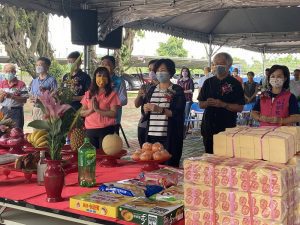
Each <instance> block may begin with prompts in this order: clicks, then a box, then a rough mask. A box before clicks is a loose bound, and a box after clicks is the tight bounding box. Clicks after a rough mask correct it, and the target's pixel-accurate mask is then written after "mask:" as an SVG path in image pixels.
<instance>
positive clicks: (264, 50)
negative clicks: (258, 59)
mask: <svg viewBox="0 0 300 225" xmlns="http://www.w3.org/2000/svg"><path fill="white" fill-rule="evenodd" d="M265 63H266V47H264V48H263V51H262V69H263V71H262V74H265V72H264V71H265V67H266V65H265Z"/></svg>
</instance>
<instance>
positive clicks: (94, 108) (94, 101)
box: [91, 96, 100, 112]
mask: <svg viewBox="0 0 300 225" xmlns="http://www.w3.org/2000/svg"><path fill="white" fill-rule="evenodd" d="M99 111H100V108H99V102H98V100H97V98H96V97H95V96H94V97H92V108H91V112H99Z"/></svg>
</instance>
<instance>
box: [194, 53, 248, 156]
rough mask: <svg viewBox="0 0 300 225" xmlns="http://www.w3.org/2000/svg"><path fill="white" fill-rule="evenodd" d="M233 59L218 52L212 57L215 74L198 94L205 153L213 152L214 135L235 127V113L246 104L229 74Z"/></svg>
mask: <svg viewBox="0 0 300 225" xmlns="http://www.w3.org/2000/svg"><path fill="white" fill-rule="evenodd" d="M232 62H233V60H232V57H231V56H230V55H229V54H228V53H225V52H222V53H218V54H217V55H216V56H215V57H214V59H213V66H214V68H215V70H214V73H215V76H213V77H211V78H209V79H207V80H206V81H205V82H204V84H203V87H202V89H201V92H200V93H199V96H198V100H199V105H200V108H202V109H205V110H204V115H203V119H202V123H201V134H202V136H203V143H204V147H205V152H206V153H213V135H214V134H217V133H219V132H221V131H224V130H225V129H226V128H230V127H235V126H236V119H237V112H241V111H242V110H243V107H244V104H245V99H244V91H243V88H242V85H241V83H240V82H239V81H237V80H236V79H235V78H233V77H232V76H230V74H229V68H230V67H231V65H232Z"/></svg>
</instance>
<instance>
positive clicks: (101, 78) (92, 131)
mask: <svg viewBox="0 0 300 225" xmlns="http://www.w3.org/2000/svg"><path fill="white" fill-rule="evenodd" d="M81 104H82V108H81V113H80V114H81V116H82V117H85V121H84V123H85V128H86V134H87V137H89V138H90V142H91V143H92V144H93V145H94V146H95V147H96V148H97V149H98V148H99V149H102V140H103V138H104V137H105V136H106V135H108V134H113V133H114V132H115V125H116V120H115V117H116V111H117V108H118V107H120V105H121V104H120V100H119V97H118V95H117V93H116V92H114V91H113V90H112V83H111V79H110V75H109V71H108V70H107V68H105V67H98V68H97V69H96V70H95V72H94V76H93V80H92V84H91V88H90V90H89V91H87V92H86V93H85V95H84V97H83V98H82V100H81Z"/></svg>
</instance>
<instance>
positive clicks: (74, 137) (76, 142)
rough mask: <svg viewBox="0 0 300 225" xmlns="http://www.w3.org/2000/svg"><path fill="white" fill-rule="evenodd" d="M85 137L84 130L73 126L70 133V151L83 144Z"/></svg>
mask: <svg viewBox="0 0 300 225" xmlns="http://www.w3.org/2000/svg"><path fill="white" fill-rule="evenodd" d="M84 138H85V131H84V130H83V129H82V128H74V129H73V130H72V131H71V135H70V145H71V149H72V151H77V150H78V148H79V147H80V146H81V145H83V142H84Z"/></svg>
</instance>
